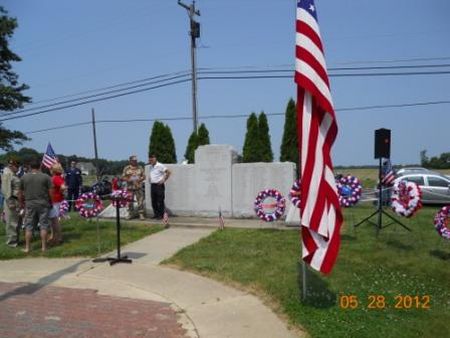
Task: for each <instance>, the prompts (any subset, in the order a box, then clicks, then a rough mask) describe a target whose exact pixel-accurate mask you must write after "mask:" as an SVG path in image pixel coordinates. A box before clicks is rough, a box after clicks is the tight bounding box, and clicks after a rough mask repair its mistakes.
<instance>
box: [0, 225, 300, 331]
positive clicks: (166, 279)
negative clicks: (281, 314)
mask: <svg viewBox="0 0 450 338" xmlns="http://www.w3.org/2000/svg"><path fill="white" fill-rule="evenodd" d="M174 219H175V218H172V219H171V225H172V224H174ZM179 219H180V220H182V218H179ZM184 221H185V220H184ZM200 221H201V220H199V222H198V223H197V224H200V226H199V227H195V226H194V227H189V228H185V227H183V226H182V225H180V227H171V228H170V229H167V230H164V231H162V232H159V233H157V234H154V235H152V236H148V237H146V238H144V239H142V240H139V241H137V242H134V243H132V244H130V245H127V246H126V247H124V248H123V249H122V255H128V257H129V258H132V259H133V263H132V264H124V263H120V264H116V265H114V266H110V265H109V264H108V263H93V262H92V261H91V260H90V259H44V258H36V259H18V260H10V261H2V262H0V271H1V274H0V281H1V282H7V283H17V282H27V283H36V285H38V286H42V287H44V286H48V285H51V286H55V287H65V288H76V289H94V290H98V293H99V294H100V295H108V296H117V297H128V298H132V299H139V300H147V301H152V302H158V304H170V307H171V308H172V309H173V311H174V312H175V313H176V315H177V320H178V323H179V324H180V325H181V326H182V328H183V329H184V330H185V334H186V336H188V337H207V338H209V337H246V338H247V337H258V338H261V337H270V338H272V337H297V336H298V334H297V333H294V332H293V331H290V330H289V329H288V328H287V325H286V324H285V323H284V322H283V321H281V320H280V319H279V318H278V317H277V316H276V315H275V314H274V313H273V312H272V311H271V310H270V309H269V308H267V307H266V306H265V305H264V304H263V303H262V302H261V301H260V300H259V299H258V298H256V297H255V296H253V295H250V294H247V293H245V292H242V291H239V290H236V289H233V288H231V287H228V286H225V285H223V284H220V283H218V282H216V281H213V280H210V279H207V278H204V277H200V276H197V275H195V274H192V273H189V272H185V271H179V270H176V269H171V268H168V267H164V266H160V265H158V264H159V262H161V261H162V260H164V259H165V258H168V257H171V256H172V255H173V254H174V253H176V252H177V251H178V250H179V249H181V248H182V247H185V246H187V245H190V244H192V243H195V242H197V241H198V240H199V239H201V238H202V237H205V236H207V235H209V234H210V233H211V232H212V231H214V229H213V228H215V227H213V226H212V224H213V223H214V222H205V221H202V222H200ZM241 223H242V222H241ZM177 224H183V223H182V222H180V223H177ZM204 224H211V225H210V226H205V225H204ZM253 226H254V224H253V225H252V224H248V227H253ZM114 254H115V253H111V254H110V256H114ZM5 295H8V293H6V294H5V293H4V294H3V295H0V314H1V311H2V310H1V308H2V304H1V301H2V300H1V299H2V296H3V297H5ZM67 306H70V304H67ZM163 310H164V309H163ZM164 311H166V310H164ZM0 318H1V317H0ZM157 324H158V323H156V324H155V323H151V325H153V326H154V325H157ZM149 325H150V323H149ZM175 331H176V330H175ZM175 331H174V332H175ZM80 335H81V336H83V335H82V334H80ZM127 335H128V334H127ZM146 336H152V335H151V334H147V335H146ZM159 336H161V335H159ZM163 336H164V335H163Z"/></svg>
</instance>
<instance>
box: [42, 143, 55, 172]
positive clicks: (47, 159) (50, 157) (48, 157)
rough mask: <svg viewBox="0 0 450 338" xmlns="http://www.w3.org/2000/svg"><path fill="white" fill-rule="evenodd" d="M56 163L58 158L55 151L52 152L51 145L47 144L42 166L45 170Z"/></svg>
mask: <svg viewBox="0 0 450 338" xmlns="http://www.w3.org/2000/svg"><path fill="white" fill-rule="evenodd" d="M56 163H58V157H56V154H55V151H54V150H53V148H52V145H51V144H50V142H49V143H48V145H47V150H46V151H45V154H44V157H43V158H42V164H43V165H44V167H46V168H51V167H52V165H54V164H56Z"/></svg>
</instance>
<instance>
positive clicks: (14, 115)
mask: <svg viewBox="0 0 450 338" xmlns="http://www.w3.org/2000/svg"><path fill="white" fill-rule="evenodd" d="M445 74H450V70H449V71H424V72H383V73H374V72H372V73H342V74H330V77H366V76H415V75H445ZM181 77H186V75H178V76H174V77H172V78H169V79H165V80H161V81H155V82H150V83H146V84H139V85H135V86H131V87H128V88H125V89H117V90H112V91H109V92H105V93H100V94H95V95H90V96H87V97H84V98H79V99H72V100H67V101H63V102H61V103H55V104H51V105H46V106H42V107H41V108H46V107H54V108H49V109H44V110H41V111H38V112H34V113H29V114H25V115H20V116H17V115H19V114H22V113H23V112H25V110H21V111H17V112H11V113H6V114H4V115H3V116H11V117H6V118H2V119H0V122H3V121H8V120H12V119H19V118H24V117H28V116H34V115H39V114H43V113H47V112H51V111H55V110H61V109H66V108H72V107H76V106H80V105H84V104H88V103H93V102H99V101H105V100H109V99H113V98H117V97H121V96H126V95H131V94H136V93H140V92H144V91H148V90H153V89H157V88H162V87H166V86H171V85H174V84H179V83H184V82H188V81H190V79H189V78H187V79H183V80H179V81H172V82H166V81H168V80H170V79H177V78H181ZM284 78H292V75H242V76H200V77H198V80H255V79H284ZM160 82H166V83H164V84H161V85H157V86H151V87H147V88H142V89H138V90H131V91H127V92H125V93H120V94H116V95H109V94H113V93H117V92H122V91H124V90H130V89H134V88H138V87H143V86H146V85H149V84H153V83H160ZM104 95H109V96H105V97H99V96H104ZM94 97H99V98H96V99H90V98H94ZM84 99H88V100H86V101H81V102H76V101H80V100H84ZM71 102H76V103H73V104H68V105H63V106H60V105H61V104H66V103H71ZM36 109H38V108H30V109H29V110H36Z"/></svg>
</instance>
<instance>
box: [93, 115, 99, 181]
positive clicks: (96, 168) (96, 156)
mask: <svg viewBox="0 0 450 338" xmlns="http://www.w3.org/2000/svg"><path fill="white" fill-rule="evenodd" d="M92 131H93V133H94V153H95V176H96V177H97V182H98V181H100V178H99V176H98V151H97V133H96V130H95V111H94V108H92Z"/></svg>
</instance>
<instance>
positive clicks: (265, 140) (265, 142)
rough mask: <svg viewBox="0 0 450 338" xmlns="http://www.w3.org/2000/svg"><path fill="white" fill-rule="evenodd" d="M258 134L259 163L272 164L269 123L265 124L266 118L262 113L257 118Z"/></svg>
mask: <svg viewBox="0 0 450 338" xmlns="http://www.w3.org/2000/svg"><path fill="white" fill-rule="evenodd" d="M258 134H259V144H260V159H259V161H261V162H272V161H273V152H272V145H271V143H270V134H269V123H268V122H267V116H266V114H264V112H261V114H259V118H258Z"/></svg>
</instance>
